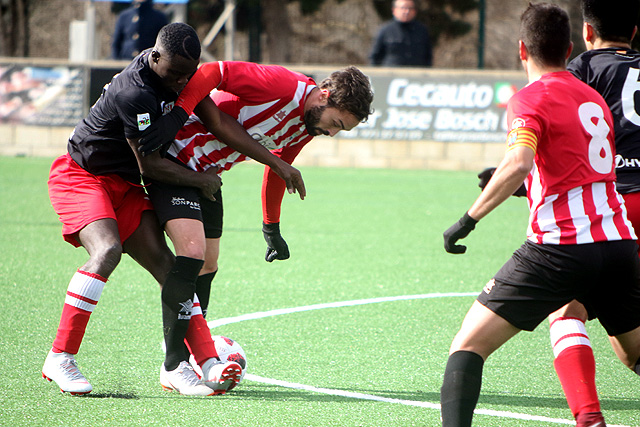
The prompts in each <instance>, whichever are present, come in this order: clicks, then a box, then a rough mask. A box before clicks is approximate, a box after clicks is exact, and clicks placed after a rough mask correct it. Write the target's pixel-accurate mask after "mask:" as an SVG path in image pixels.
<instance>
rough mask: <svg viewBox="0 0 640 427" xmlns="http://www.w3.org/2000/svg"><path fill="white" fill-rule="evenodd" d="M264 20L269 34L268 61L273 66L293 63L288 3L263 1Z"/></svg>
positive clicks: (279, 0)
mask: <svg viewBox="0 0 640 427" xmlns="http://www.w3.org/2000/svg"><path fill="white" fill-rule="evenodd" d="M261 6H262V20H263V23H264V29H265V32H266V34H267V45H266V49H265V50H266V55H265V56H266V58H265V59H266V61H268V62H271V63H273V64H288V63H290V62H291V58H292V53H291V37H292V36H293V31H292V30H291V24H290V23H289V15H288V13H287V2H286V1H283V0H261Z"/></svg>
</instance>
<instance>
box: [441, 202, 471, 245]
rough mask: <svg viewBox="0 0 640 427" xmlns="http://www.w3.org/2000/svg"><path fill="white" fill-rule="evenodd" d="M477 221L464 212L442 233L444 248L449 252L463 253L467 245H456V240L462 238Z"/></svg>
mask: <svg viewBox="0 0 640 427" xmlns="http://www.w3.org/2000/svg"><path fill="white" fill-rule="evenodd" d="M477 223H478V221H476V220H475V219H473V218H471V217H470V216H469V214H468V213H466V212H465V214H464V215H463V216H462V218H460V219H459V220H458V222H456V223H455V224H453V225H452V226H451V227H449V229H448V230H447V231H445V232H444V233H443V236H444V250H445V251H447V252H449V253H450V254H463V253H465V252H466V251H467V247H466V246H464V245H456V242H457V241H458V240H460V239H464V238H465V237H467V236H468V235H469V233H471V232H472V231H473V229H474V228H476V224H477Z"/></svg>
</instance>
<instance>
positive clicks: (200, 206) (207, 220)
mask: <svg viewBox="0 0 640 427" xmlns="http://www.w3.org/2000/svg"><path fill="white" fill-rule="evenodd" d="M145 182H147V183H148V185H147V187H146V189H147V194H148V195H149V199H151V203H152V204H153V208H154V209H155V211H156V215H157V216H158V219H159V220H160V224H161V225H162V226H163V227H164V225H165V224H166V222H167V221H169V220H170V219H177V218H191V219H197V220H199V221H202V223H203V225H204V234H205V237H207V238H208V239H217V238H219V237H220V236H222V217H223V213H224V212H223V208H222V190H221V189H220V190H218V191H217V192H216V193H215V194H214V197H215V198H216V200H215V202H214V201H212V200H209V199H207V198H206V197H200V193H199V191H198V190H197V189H196V188H193V187H180V186H176V185H171V184H165V183H162V182H158V181H153V180H146V181H145Z"/></svg>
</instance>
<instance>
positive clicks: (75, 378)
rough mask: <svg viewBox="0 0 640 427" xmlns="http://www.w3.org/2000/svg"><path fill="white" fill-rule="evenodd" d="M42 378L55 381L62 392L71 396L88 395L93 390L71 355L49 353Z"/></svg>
mask: <svg viewBox="0 0 640 427" xmlns="http://www.w3.org/2000/svg"><path fill="white" fill-rule="evenodd" d="M42 378H45V379H47V380H48V381H55V382H56V384H58V387H60V391H61V392H63V393H64V392H67V393H70V394H71V395H74V396H75V395H82V394H87V393H89V392H91V390H93V387H91V384H89V381H87V379H86V378H85V377H84V375H82V373H81V372H80V369H78V362H76V359H75V358H74V357H73V354H70V353H65V352H62V353H54V352H53V350H50V351H49V354H48V355H47V359H46V360H45V361H44V366H43V367H42Z"/></svg>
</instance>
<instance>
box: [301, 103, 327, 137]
mask: <svg viewBox="0 0 640 427" xmlns="http://www.w3.org/2000/svg"><path fill="white" fill-rule="evenodd" d="M326 108H327V106H326V105H316V106H315V107H311V108H310V109H309V110H308V111H307V112H306V113H304V125H305V126H306V128H307V132H308V133H309V135H311V136H317V135H329V132H327V131H325V130H322V129H320V128H319V127H318V123H320V118H321V117H322V113H323V112H324V110H325V109H326Z"/></svg>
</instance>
